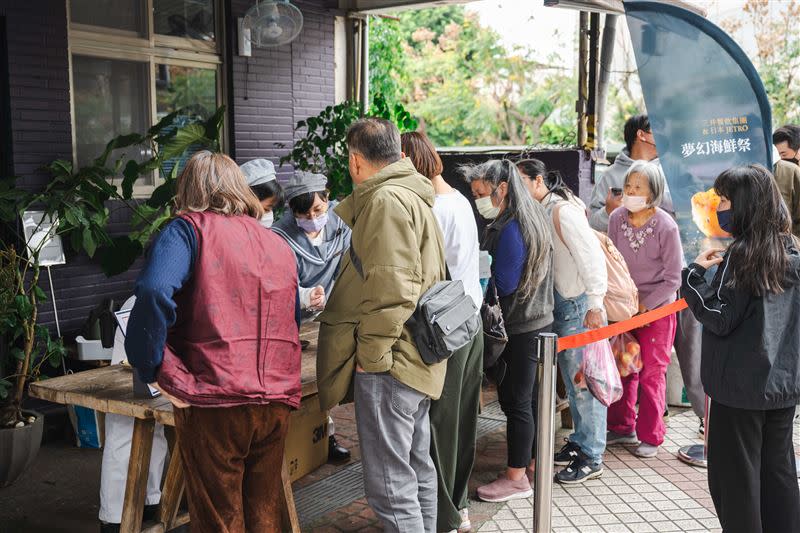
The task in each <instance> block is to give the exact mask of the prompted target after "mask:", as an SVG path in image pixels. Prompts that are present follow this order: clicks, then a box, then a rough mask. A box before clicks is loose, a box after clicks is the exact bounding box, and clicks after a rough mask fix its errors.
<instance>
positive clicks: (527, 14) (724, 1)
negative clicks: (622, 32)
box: [466, 0, 755, 66]
mask: <svg viewBox="0 0 800 533" xmlns="http://www.w3.org/2000/svg"><path fill="white" fill-rule="evenodd" d="M690 1H692V0H690ZM692 3H693V4H695V5H698V6H701V7H703V8H705V9H706V10H707V13H708V14H707V17H708V18H709V19H710V20H711V21H712V22H715V23H719V22H720V21H721V20H724V19H729V18H732V17H733V18H735V17H736V16H737V15H738V14H740V13H741V8H742V5H743V4H744V0H693V1H692ZM466 8H467V10H469V11H473V12H475V13H477V14H478V16H479V17H480V20H481V22H482V23H483V24H485V25H487V26H489V27H491V28H493V29H494V30H495V31H497V33H499V34H500V36H501V38H502V40H503V43H504V44H505V45H506V46H507V47H509V48H514V47H515V46H521V47H523V48H526V47H529V48H530V49H531V50H533V51H534V52H535V53H536V54H537V55H540V56H541V57H542V58H546V57H549V56H550V55H551V54H553V53H557V54H559V55H560V56H561V60H562V61H563V64H564V65H570V66H571V65H575V63H576V57H575V56H576V49H575V33H576V31H577V27H578V11H577V10H574V9H565V8H557V7H545V6H544V1H543V0H480V1H477V2H470V3H469V4H466ZM621 22H622V25H624V18H623V19H622V21H621ZM554 32H558V34H557V35H554ZM739 44H740V45H741V46H742V47H743V48H744V49H745V51H746V52H749V51H750V50H751V49H752V48H753V47H754V45H755V40H754V38H753V36H752V35H749V36H748V35H742V36H741V42H740V43H739Z"/></svg>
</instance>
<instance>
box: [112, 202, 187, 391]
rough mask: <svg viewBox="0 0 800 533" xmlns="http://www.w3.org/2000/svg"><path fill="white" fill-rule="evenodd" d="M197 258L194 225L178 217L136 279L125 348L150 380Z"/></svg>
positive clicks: (159, 237)
mask: <svg viewBox="0 0 800 533" xmlns="http://www.w3.org/2000/svg"><path fill="white" fill-rule="evenodd" d="M196 257H197V236H196V235H195V232H194V228H192V227H191V225H190V224H189V223H188V222H187V221H185V220H184V219H182V218H176V219H175V220H173V221H172V222H170V223H169V224H168V225H167V227H166V228H164V229H163V230H162V231H161V233H160V234H159V235H158V237H156V240H155V242H153V245H152V247H151V248H150V253H149V256H148V258H147V262H146V264H145V266H144V269H143V270H142V271H141V273H140V274H139V278H138V279H137V280H136V285H135V288H134V294H136V304H135V305H134V306H133V311H132V312H131V317H130V319H129V320H128V327H127V330H126V332H125V351H126V352H127V356H128V361H129V362H130V363H131V365H133V367H134V368H136V369H137V370H138V371H139V374H140V376H141V378H142V380H144V381H145V382H147V383H152V382H154V381H156V375H157V374H158V369H159V367H160V366H161V361H162V360H163V358H164V346H165V345H166V342H167V330H168V329H169V328H170V327H172V325H174V324H175V319H176V311H175V309H176V307H177V305H176V303H175V299H174V297H175V293H176V292H178V291H179V290H180V288H181V287H183V286H184V285H185V284H186V282H187V281H188V280H189V278H190V276H191V273H192V268H193V266H194V261H195V258H196Z"/></svg>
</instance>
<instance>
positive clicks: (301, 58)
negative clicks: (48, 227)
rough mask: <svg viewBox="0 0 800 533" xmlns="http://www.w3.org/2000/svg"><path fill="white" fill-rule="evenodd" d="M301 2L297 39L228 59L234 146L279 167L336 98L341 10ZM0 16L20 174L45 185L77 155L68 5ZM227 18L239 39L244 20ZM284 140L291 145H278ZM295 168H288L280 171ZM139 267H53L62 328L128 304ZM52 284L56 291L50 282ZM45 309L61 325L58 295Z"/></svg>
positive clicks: (9, 6)
mask: <svg viewBox="0 0 800 533" xmlns="http://www.w3.org/2000/svg"><path fill="white" fill-rule="evenodd" d="M296 3H297V5H299V6H300V8H301V9H302V10H303V15H304V17H305V23H304V28H303V31H302V33H301V34H300V36H299V37H298V39H297V40H295V41H294V42H293V43H291V44H290V45H286V46H283V47H279V48H274V49H266V50H264V49H254V54H253V57H251V58H249V60H246V59H245V58H241V57H238V56H237V55H236V50H235V49H234V50H233V55H232V57H233V61H232V64H230V65H226V66H225V67H226V68H228V74H229V75H230V76H231V81H232V85H233V91H232V94H229V95H228V97H229V101H228V105H229V112H231V113H233V124H234V127H233V132H232V134H233V135H232V141H233V142H232V144H233V146H232V148H233V150H234V151H235V154H236V157H237V159H238V160H239V162H240V163H241V162H244V161H247V160H249V159H253V158H256V157H269V158H270V159H272V160H273V162H275V163H276V164H277V162H278V158H279V157H280V156H281V155H283V154H284V153H285V152H287V151H288V150H289V148H290V146H291V142H292V139H293V129H292V127H293V125H294V124H295V122H297V120H300V119H302V118H305V117H306V116H308V115H311V114H315V113H317V112H318V111H319V110H320V109H322V108H324V107H325V106H326V105H328V104H331V103H332V102H333V68H334V67H333V15H331V14H328V13H327V12H325V11H324V10H323V9H322V5H323V1H322V0H316V1H311V0H308V1H300V2H296ZM250 5H252V0H232V2H231V10H232V13H233V15H234V17H236V16H241V14H242V13H244V11H245V10H246V9H247V8H248V7H249V6H250ZM0 17H5V19H6V24H7V29H8V30H7V40H8V56H9V58H8V63H9V85H10V108H11V109H10V112H11V129H12V153H13V164H14V169H13V171H14V172H15V174H16V175H18V176H20V177H22V178H23V180H24V181H23V183H24V184H25V186H27V187H33V188H35V187H40V186H41V185H42V184H43V183H46V180H47V179H48V177H47V175H46V174H45V173H42V172H41V171H40V170H39V168H40V167H41V166H42V165H45V164H47V163H49V162H50V161H52V160H53V159H57V158H65V159H71V157H72V139H71V125H70V101H69V70H68V57H67V45H68V42H67V26H66V2H64V0H41V1H38V2H16V1H15V2H11V1H9V0H6V1H2V2H0ZM227 22H228V28H227V30H228V32H229V36H231V37H232V41H233V42H234V43H235V37H236V34H235V29H236V22H235V18H234V20H231V21H227ZM248 63H249V65H248ZM245 82H246V86H245ZM276 142H283V143H285V144H287V148H284V149H278V148H275V146H274V143H276ZM289 172H290V169H289V168H283V169H281V176H282V177H286V176H288V174H289ZM114 223H115V224H114V226H113V227H114V228H116V229H117V230H121V229H123V228H125V227H126V225H125V220H124V213H120V214H119V215H117V216H116V217H115V219H114ZM140 267H141V261H140V263H139V264H137V265H135V267H134V268H133V269H131V270H130V271H129V272H127V273H125V274H123V275H120V276H117V277H115V278H112V279H107V278H106V277H105V275H104V274H103V273H102V272H101V271H100V268H99V267H98V266H97V265H96V264H95V263H93V262H92V261H91V260H90V259H89V258H87V257H85V256H82V255H76V254H71V253H68V256H67V264H66V265H63V266H56V267H53V283H54V286H55V292H56V301H57V304H58V309H59V319H60V323H61V329H62V332H64V333H65V334H70V333H74V332H75V330H77V329H78V328H79V327H80V325H81V324H82V322H83V320H84V319H85V317H86V316H87V315H88V313H89V311H90V310H91V309H92V308H93V307H94V306H96V305H97V304H98V303H99V302H100V301H101V300H102V299H103V298H104V297H111V298H114V299H116V300H118V301H120V302H121V301H123V300H124V299H125V298H127V297H128V296H129V295H130V292H131V289H132V287H133V281H134V280H135V277H136V275H137V273H138V271H139V268H140ZM43 288H45V289H48V293H49V287H48V286H47V284H46V283H45V284H44V285H43ZM40 313H41V314H40V316H41V320H42V322H43V323H45V324H48V325H51V326H52V325H53V324H54V317H53V312H52V306H51V304H50V303H49V302H48V303H45V304H43V305H42V308H41V309H40Z"/></svg>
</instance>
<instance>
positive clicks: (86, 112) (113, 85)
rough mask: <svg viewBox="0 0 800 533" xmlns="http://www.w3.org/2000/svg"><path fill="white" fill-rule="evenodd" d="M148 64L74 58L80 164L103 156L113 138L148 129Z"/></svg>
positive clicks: (77, 144)
mask: <svg viewBox="0 0 800 533" xmlns="http://www.w3.org/2000/svg"><path fill="white" fill-rule="evenodd" d="M147 67H148V64H147V63H142V62H136V61H121V60H116V59H103V58H97V57H88V56H79V55H74V56H73V57H72V75H73V83H72V94H73V96H72V98H73V105H74V108H75V124H77V125H80V127H79V128H78V129H77V130H76V131H75V154H76V159H77V162H78V165H81V166H83V165H86V164H88V163H91V161H92V160H93V159H94V158H96V157H97V156H98V155H100V154H101V153H102V152H103V150H104V149H105V146H106V143H108V141H109V140H110V139H111V137H114V136H117V135H122V134H123V133H129V132H132V131H136V132H142V131H145V130H147V128H148V127H149V124H150V119H149V114H150V110H149V109H148V106H147V83H148V82H147Z"/></svg>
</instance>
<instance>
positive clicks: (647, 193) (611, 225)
mask: <svg viewBox="0 0 800 533" xmlns="http://www.w3.org/2000/svg"><path fill="white" fill-rule="evenodd" d="M665 190H666V179H665V178H664V173H663V172H662V170H661V167H660V166H658V165H655V164H653V163H648V162H646V161H636V162H634V164H633V165H631V168H630V170H629V171H628V174H627V175H626V177H625V188H624V196H623V199H622V207H620V208H618V209H617V210H615V211H614V212H613V213H611V217H610V218H609V222H608V236H609V237H610V238H611V240H612V241H613V242H614V246H616V247H617V249H619V251H620V253H621V254H622V256H623V257H624V258H625V262H626V263H627V264H628V269H629V270H630V273H631V277H632V278H633V281H634V283H636V288H637V289H639V312H640V313H644V312H647V311H650V310H653V309H656V308H658V307H661V306H663V305H665V304H668V303H671V302H673V301H675V295H676V293H677V291H678V288H679V287H680V286H681V269H682V266H683V263H682V254H683V251H682V248H681V239H680V234H679V232H678V225H677V224H676V222H675V220H673V218H672V217H671V216H670V215H669V214H668V213H667V212H666V211H664V210H662V209H661V208H660V207H659V205H660V204H661V201H662V200H663V197H664V191H665ZM676 323H677V320H676V315H674V314H673V315H670V316H667V317H665V318H662V319H660V320H656V321H654V322H652V323H651V324H648V325H646V326H644V327H641V328H639V329H636V330H634V331H633V335H634V336H635V337H636V339H637V340H638V342H639V344H640V346H641V350H642V351H641V355H642V364H643V366H642V370H641V372H639V373H638V374H631V375H630V376H628V377H626V378H623V379H622V385H623V395H622V398H621V399H620V400H619V401H617V402H615V403H613V404H612V405H611V407H609V408H608V429H609V432H608V436H607V444H609V445H611V444H636V443H639V446H638V447H637V448H636V450H635V451H634V454H635V455H637V456H639V457H655V456H656V455H657V454H658V447H659V446H661V443H663V442H664V435H665V433H666V427H665V426H664V419H663V414H664V409H665V408H666V373H667V365H669V361H670V354H671V353H672V344H673V342H674V341H675V328H676ZM637 400H638V402H639V413H638V416H637V413H636V402H637Z"/></svg>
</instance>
